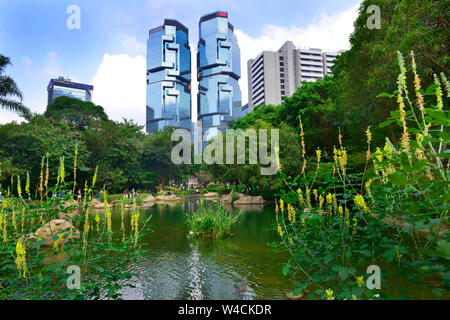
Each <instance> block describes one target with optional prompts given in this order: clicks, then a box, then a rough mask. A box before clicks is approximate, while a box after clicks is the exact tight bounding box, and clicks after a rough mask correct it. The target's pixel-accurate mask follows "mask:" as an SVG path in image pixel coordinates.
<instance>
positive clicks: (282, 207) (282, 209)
mask: <svg viewBox="0 0 450 320" xmlns="http://www.w3.org/2000/svg"><path fill="white" fill-rule="evenodd" d="M280 209H281V212H284V201H283V199H280Z"/></svg>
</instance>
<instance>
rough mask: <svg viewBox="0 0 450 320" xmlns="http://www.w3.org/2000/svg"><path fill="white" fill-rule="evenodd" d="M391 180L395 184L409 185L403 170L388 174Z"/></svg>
mask: <svg viewBox="0 0 450 320" xmlns="http://www.w3.org/2000/svg"><path fill="white" fill-rule="evenodd" d="M388 178H389V181H390V182H391V183H392V184H394V185H407V184H408V179H407V178H406V176H405V175H404V174H403V173H401V172H396V173H393V174H390V175H389V176H388Z"/></svg>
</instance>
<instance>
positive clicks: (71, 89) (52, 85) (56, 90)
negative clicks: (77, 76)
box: [47, 77, 94, 104]
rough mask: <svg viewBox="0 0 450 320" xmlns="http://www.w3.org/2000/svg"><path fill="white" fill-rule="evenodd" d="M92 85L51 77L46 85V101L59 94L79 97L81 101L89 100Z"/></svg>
mask: <svg viewBox="0 0 450 320" xmlns="http://www.w3.org/2000/svg"><path fill="white" fill-rule="evenodd" d="M93 90H94V87H93V86H91V85H88V84H83V83H77V82H72V81H71V80H70V79H65V78H64V77H59V78H57V79H51V80H50V82H49V83H48V86H47V92H48V99H47V103H48V104H51V103H53V101H54V100H55V99H56V98H58V97H61V96H66V97H70V98H75V99H79V100H82V101H89V102H90V101H91V100H92V92H93Z"/></svg>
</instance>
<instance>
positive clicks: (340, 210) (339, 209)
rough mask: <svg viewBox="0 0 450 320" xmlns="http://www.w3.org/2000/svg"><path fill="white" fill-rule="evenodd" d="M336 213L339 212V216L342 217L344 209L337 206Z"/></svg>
mask: <svg viewBox="0 0 450 320" xmlns="http://www.w3.org/2000/svg"><path fill="white" fill-rule="evenodd" d="M338 212H339V215H340V216H342V214H343V213H344V209H343V208H342V206H339V208H338Z"/></svg>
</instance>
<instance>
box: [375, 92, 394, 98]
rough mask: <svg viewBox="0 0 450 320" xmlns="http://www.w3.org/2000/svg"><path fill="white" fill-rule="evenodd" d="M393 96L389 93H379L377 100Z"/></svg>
mask: <svg viewBox="0 0 450 320" xmlns="http://www.w3.org/2000/svg"><path fill="white" fill-rule="evenodd" d="M393 97H394V96H393V95H392V94H390V93H387V92H383V93H380V94H379V95H377V98H393Z"/></svg>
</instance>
